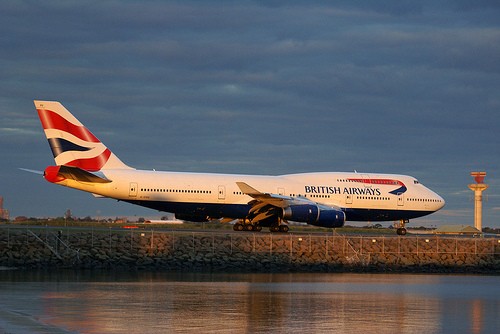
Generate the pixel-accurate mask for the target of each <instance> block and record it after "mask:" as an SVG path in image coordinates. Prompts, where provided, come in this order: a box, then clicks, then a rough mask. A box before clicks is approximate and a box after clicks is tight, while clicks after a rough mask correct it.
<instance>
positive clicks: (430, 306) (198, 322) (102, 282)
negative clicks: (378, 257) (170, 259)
mask: <svg viewBox="0 0 500 334" xmlns="http://www.w3.org/2000/svg"><path fill="white" fill-rule="evenodd" d="M499 283H500V277H498V276H466V275H410V274H405V275H402V274H390V275H386V274H296V273H293V274H194V273H191V274H189V273H109V272H99V273H96V272H83V273H82V272H66V271H59V272H51V273H49V272H21V271H0V333H193V332H195V333H196V332H198V333H269V332H272V333H377V334H380V333H499V332H500V284H499Z"/></svg>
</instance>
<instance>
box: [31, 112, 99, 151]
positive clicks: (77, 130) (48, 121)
mask: <svg viewBox="0 0 500 334" xmlns="http://www.w3.org/2000/svg"><path fill="white" fill-rule="evenodd" d="M37 111H38V115H39V117H40V120H41V122H42V126H43V128H44V129H46V130H47V129H55V130H62V131H66V132H69V133H71V134H72V135H74V136H76V137H78V138H80V139H82V140H85V141H88V142H93V143H99V142H100V140H99V139H97V137H96V136H94V135H93V134H92V132H90V131H89V130H87V128H86V127H84V126H78V125H75V124H73V123H71V122H69V121H68V120H66V119H65V118H63V117H61V116H60V115H59V114H56V113H55V112H53V111H50V110H46V109H37Z"/></svg>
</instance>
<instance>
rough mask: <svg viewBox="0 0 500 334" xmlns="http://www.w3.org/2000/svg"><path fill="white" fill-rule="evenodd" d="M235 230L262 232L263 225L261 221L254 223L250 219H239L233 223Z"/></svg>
mask: <svg viewBox="0 0 500 334" xmlns="http://www.w3.org/2000/svg"><path fill="white" fill-rule="evenodd" d="M233 230H235V231H248V232H260V231H262V226H260V225H259V223H255V224H253V223H252V222H250V221H247V220H245V221H239V222H237V223H236V224H234V225H233Z"/></svg>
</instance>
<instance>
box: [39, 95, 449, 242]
mask: <svg viewBox="0 0 500 334" xmlns="http://www.w3.org/2000/svg"><path fill="white" fill-rule="evenodd" d="M35 106H36V109H37V111H38V116H39V117H40V121H41V123H42V127H43V130H44V132H45V136H46V137H47V140H48V142H49V146H50V148H51V150H52V154H53V156H54V160H55V165H54V166H49V167H47V168H46V169H45V173H44V177H45V179H46V180H47V181H49V182H51V183H55V184H58V185H62V186H66V187H69V188H74V189H78V190H82V191H85V192H89V193H92V194H94V195H97V196H99V197H108V198H112V199H116V200H120V201H125V202H128V203H131V204H135V205H140V206H143V207H147V208H151V209H155V210H159V211H165V212H171V213H174V214H175V216H176V217H177V218H178V219H182V220H189V221H196V222H202V221H207V220H213V219H218V220H220V221H221V222H224V221H232V220H233V221H234V220H236V223H235V224H234V225H233V226H234V229H235V230H237V231H260V230H261V229H262V227H263V226H264V227H269V230H270V231H271V232H286V231H288V222H289V221H294V222H300V223H306V224H310V225H315V226H321V227H325V228H335V227H341V226H343V225H344V222H345V221H349V220H350V221H395V222H397V223H396V225H397V226H398V229H397V232H398V234H405V233H406V229H405V224H406V223H408V222H409V219H413V218H418V217H422V216H425V215H428V214H431V213H433V212H435V211H437V210H439V209H441V208H442V207H443V206H444V204H445V201H444V200H443V198H441V196H439V195H438V194H436V193H435V192H433V191H432V190H430V189H429V188H426V187H425V186H424V185H422V184H421V183H420V182H418V181H417V180H416V179H415V178H414V177H411V176H407V175H399V174H378V173H361V174H360V173H356V172H354V173H348V172H319V173H301V174H286V175H277V176H272V175H240V174H213V173H183V172H167V171H155V170H137V169H134V168H131V167H129V166H127V165H126V164H124V163H123V162H122V161H121V160H120V159H119V158H118V157H117V156H116V155H115V154H114V153H113V152H112V151H111V150H110V149H109V148H108V147H106V146H105V145H104V144H103V143H102V142H101V141H100V140H99V139H98V138H97V137H96V136H95V135H94V134H93V133H92V132H91V131H90V130H89V129H88V128H87V127H85V126H84V125H83V124H82V123H81V122H80V121H78V120H77V119H76V118H75V117H74V116H73V115H72V114H71V113H70V112H69V111H68V110H67V109H66V108H65V107H64V106H63V105H62V104H60V103H59V102H53V101H35Z"/></svg>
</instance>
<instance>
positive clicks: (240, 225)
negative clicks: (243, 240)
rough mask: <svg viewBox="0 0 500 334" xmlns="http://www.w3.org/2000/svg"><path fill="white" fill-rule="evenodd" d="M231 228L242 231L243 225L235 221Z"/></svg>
mask: <svg viewBox="0 0 500 334" xmlns="http://www.w3.org/2000/svg"><path fill="white" fill-rule="evenodd" d="M233 230H235V231H243V225H242V224H240V223H236V224H234V226H233Z"/></svg>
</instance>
